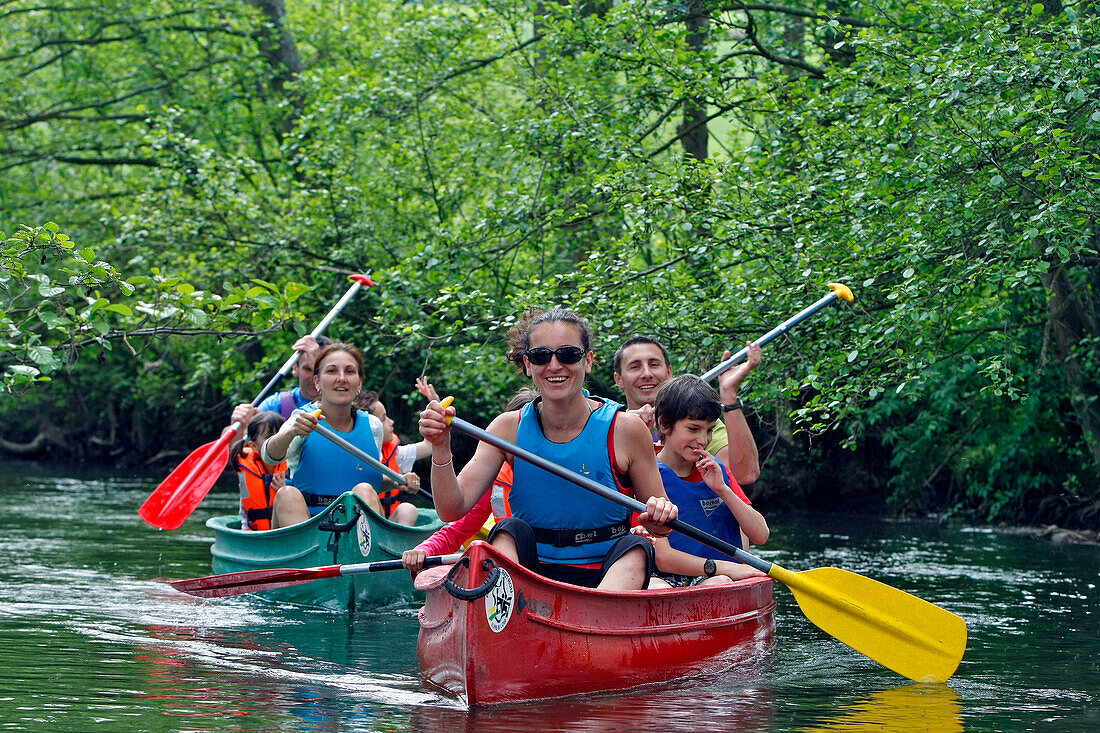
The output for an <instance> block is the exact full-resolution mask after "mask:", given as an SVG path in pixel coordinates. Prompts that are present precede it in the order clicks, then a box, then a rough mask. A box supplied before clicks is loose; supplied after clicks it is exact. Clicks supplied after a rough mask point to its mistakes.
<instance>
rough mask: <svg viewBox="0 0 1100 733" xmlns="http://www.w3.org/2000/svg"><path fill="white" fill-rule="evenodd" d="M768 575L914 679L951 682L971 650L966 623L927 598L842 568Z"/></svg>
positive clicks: (833, 631)
mask: <svg viewBox="0 0 1100 733" xmlns="http://www.w3.org/2000/svg"><path fill="white" fill-rule="evenodd" d="M768 575H770V576H772V577H773V578H775V579H776V580H778V581H779V582H780V583H783V584H784V585H785V586H787V587H788V588H790V589H791V592H792V593H793V594H794V598H795V600H796V601H798V606H799V608H801V609H802V612H803V613H804V614H806V618H808V619H809V620H810V621H812V622H813V623H814V624H815V625H816V626H817V627H818V628H820V629H821V630H822V631H825V632H826V633H828V634H830V635H832V636H833V637H835V638H836V639H838V640H839V641H842V642H844V643H845V644H847V645H848V646H850V647H852V648H853V649H855V650H856V651H857V652H859V653H861V654H864V655H866V656H868V657H870V658H871V659H873V660H875V661H876V662H878V663H879V664H881V665H882V666H884V667H886V668H888V669H892V670H894V671H895V672H897V673H898V674H900V675H902V676H904V677H908V678H909V679H911V680H913V681H914V682H946V681H947V679H948V678H949V677H951V675H952V674H954V673H955V670H956V669H957V668H958V666H959V662H960V661H961V660H962V656H963V652H964V651H966V622H965V621H963V620H962V619H961V618H960V617H958V616H956V615H955V614H953V613H951V612H950V611H945V610H944V609H942V608H940V607H939V606H936V605H934V604H932V603H929V602H928V601H924V600H921V599H920V598H917V597H916V596H914V595H910V594H909V593H906V592H904V591H900V590H898V589H897V588H893V587H891V586H889V585H886V584H885V583H880V582H878V581H877V580H871V579H870V578H865V577H863V576H862V575H858V574H856V573H851V572H848V571H847V570H840V569H839V568H817V569H815V570H806V571H803V572H800V573H794V572H791V571H789V570H785V569H784V568H781V567H779V566H778V565H772V567H771V570H770V571H768Z"/></svg>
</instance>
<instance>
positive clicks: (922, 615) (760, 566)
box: [442, 397, 966, 682]
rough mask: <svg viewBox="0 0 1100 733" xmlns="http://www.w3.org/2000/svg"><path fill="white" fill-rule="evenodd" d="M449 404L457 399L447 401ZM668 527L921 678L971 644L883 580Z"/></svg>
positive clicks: (517, 451)
mask: <svg viewBox="0 0 1100 733" xmlns="http://www.w3.org/2000/svg"><path fill="white" fill-rule="evenodd" d="M442 404H443V407H444V409H446V407H447V406H448V405H450V404H451V398H449V397H448V398H447V399H446V400H444V401H443V403H442ZM450 424H451V425H452V426H453V427H454V428H456V429H458V430H460V431H462V432H464V433H466V434H468V435H471V436H473V437H475V438H477V439H478V440H482V441H484V442H486V443H488V444H490V445H492V446H495V447H496V448H499V449H500V450H502V451H505V452H506V453H510V454H512V455H513V456H515V457H516V458H520V459H522V460H524V461H527V462H528V463H531V464H533V465H535V466H538V467H539V468H541V469H543V470H544V471H549V472H550V473H552V474H554V475H556V476H560V477H561V478H564V479H566V480H567V481H572V482H573V483H575V484H577V485H578V486H581V487H583V488H585V489H588V490H589V491H592V492H594V493H596V494H599V495H600V496H602V497H604V498H605V499H609V500H610V501H613V502H615V503H617V504H621V505H622V506H625V507H627V508H629V509H632V510H633V511H635V512H644V511H645V505H644V504H642V503H641V502H640V501H638V500H637V499H633V498H631V497H628V496H625V495H624V494H621V493H619V492H618V491H615V490H613V489H610V488H608V487H606V486H604V485H602V484H599V483H596V482H595V481H593V480H592V479H590V478H588V477H587V476H583V475H581V474H579V473H575V472H574V471H570V470H569V469H567V468H564V467H562V466H559V465H558V464H556V463H553V462H551V461H549V460H547V459H545V458H543V457H542V456H539V455H536V454H534V453H532V452H531V451H529V450H526V449H524V448H520V447H519V446H517V445H514V444H512V443H510V442H508V441H507V440H504V439H503V438H500V437H499V436H496V435H493V434H492V433H490V432H488V431H486V430H482V429H481V428H479V427H476V426H474V425H471V424H470V423H468V422H466V421H465V420H462V419H460V418H458V417H452V418H451V420H450ZM666 526H667V527H669V528H670V529H674V530H676V531H677V532H681V533H683V534H685V535H687V536H688V537H691V538H692V539H694V540H697V541H698V542H701V543H703V544H704V545H707V546H708V547H713V548H714V549H716V550H718V551H719V552H724V553H726V554H727V555H729V556H731V557H736V558H737V559H738V560H740V561H741V562H743V563H745V564H746V565H750V566H752V567H754V568H756V569H757V570H760V571H761V572H763V573H767V574H768V575H770V576H771V577H772V578H775V579H776V580H778V581H779V582H780V583H783V584H784V585H785V586H787V588H789V589H790V591H791V593H793V594H794V597H795V600H796V601H797V602H798V605H799V608H801V609H802V612H803V613H804V614H805V615H806V618H808V619H809V620H810V621H812V622H813V623H814V624H815V625H816V626H817V627H818V628H820V629H821V630H822V631H824V632H825V633H827V634H830V635H831V636H833V637H834V638H836V639H838V640H840V641H842V642H844V643H845V644H847V645H848V646H850V647H852V648H853V649H855V650H856V651H857V652H860V653H861V654H864V655H866V656H867V657H870V658H871V659H873V660H874V661H876V662H878V663H879V664H881V665H883V666H884V667H887V668H889V669H892V670H893V671H895V672H897V673H898V674H900V675H902V676H904V677H908V678H909V679H911V680H914V681H917V682H945V681H946V680H947V679H948V678H949V677H951V675H952V674H954V673H955V670H956V669H957V668H958V666H959V662H960V661H961V660H962V656H963V652H965V651H966V622H965V621H963V620H962V618H960V617H959V616H956V615H955V614H953V613H951V612H950V611H947V610H944V609H942V608H940V607H939V606H936V605H933V604H931V603H929V602H928V601H924V600H921V599H920V598H917V597H916V596H913V595H910V594H909V593H905V592H904V591H900V590H898V589H897V588H893V587H891V586H889V585H886V584H885V583H880V582H878V581H877V580H871V579H870V578H865V577H863V576H862V575H858V574H856V573H852V572H849V571H847V570H840V569H838V568H817V569H814V570H805V571H802V572H791V571H790V570H786V569H784V568H781V567H780V566H778V565H776V564H774V563H770V562H767V561H766V560H762V559H760V558H758V557H756V556H755V555H750V554H749V553H747V552H745V551H744V550H742V549H741V548H740V547H736V546H735V545H732V544H730V543H729V542H726V541H724V540H721V539H719V538H717V537H714V536H713V535H710V534H708V533H706V532H703V531H702V530H699V529H696V528H695V527H693V526H691V525H690V524H685V523H684V522H683V521H681V520H679V519H675V520H673V521H671V522H668V523H667V525H666Z"/></svg>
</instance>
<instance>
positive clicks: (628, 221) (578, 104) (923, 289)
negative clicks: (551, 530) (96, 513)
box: [0, 0, 1100, 528]
mask: <svg viewBox="0 0 1100 733" xmlns="http://www.w3.org/2000/svg"><path fill="white" fill-rule="evenodd" d="M0 17H2V18H3V23H4V26H5V33H4V34H2V35H0V101H2V104H0V130H2V131H3V137H2V141H0V156H2V157H0V171H2V173H0V229H2V230H3V231H5V232H7V234H5V235H4V236H3V237H0V239H3V240H4V252H3V257H4V267H3V275H2V281H0V288H2V290H0V296H2V297H3V298H4V303H5V306H6V311H5V315H4V323H3V326H4V328H5V334H6V337H5V339H4V342H3V343H2V344H0V360H2V364H3V366H4V368H5V369H6V376H5V386H6V388H7V391H8V393H7V395H6V396H5V397H4V399H3V402H2V404H0V436H2V439H3V443H2V444H0V445H2V446H3V448H4V450H6V451H7V452H8V453H9V454H18V455H29V456H35V457H38V458H40V459H44V460H58V459H73V460H82V461H106V462H112V463H118V464H121V465H128V466H141V465H145V464H146V463H147V462H148V461H150V460H151V459H156V462H155V463H154V464H153V466H154V467H156V466H157V465H167V467H168V468H170V467H171V465H174V463H173V461H178V460H179V459H180V458H182V457H183V456H184V455H186V454H187V452H189V451H190V450H191V449H192V448H194V447H195V446H196V445H197V444H198V443H200V442H203V441H204V440H206V439H212V438H213V437H215V436H216V434H217V431H218V430H219V429H220V427H221V426H222V425H223V424H224V423H225V422H227V419H226V418H227V415H228V411H229V405H230V404H232V403H233V402H235V401H238V400H248V399H251V397H252V396H253V395H254V394H255V393H256V392H257V391H258V390H259V389H260V387H261V386H262V385H263V384H264V383H265V382H266V379H267V378H268V377H269V376H270V375H271V374H272V373H274V371H275V370H276V368H277V367H278V365H279V364H281V363H282V361H283V360H285V358H286V355H287V353H288V348H289V344H290V343H292V342H293V340H294V338H295V336H296V335H297V334H300V333H304V332H307V331H309V330H310V329H311V328H312V327H313V325H314V324H315V322H316V320H317V319H318V318H320V316H321V315H322V314H323V313H324V312H325V311H326V310H327V309H328V307H329V306H330V305H331V303H332V302H334V300H335V299H336V297H338V296H339V294H340V293H342V292H343V291H344V290H345V289H346V287H347V281H346V279H344V277H345V276H346V275H347V274H350V273H355V272H366V273H368V274H370V275H371V276H372V277H373V278H374V280H376V281H377V283H378V286H377V287H376V288H373V289H370V290H365V291H364V292H363V293H362V294H360V295H359V296H357V298H356V300H355V302H353V303H352V304H351V305H350V306H349V307H348V308H347V309H346V310H345V311H344V313H343V314H342V315H341V317H340V319H339V321H338V322H337V323H336V324H334V325H333V327H332V328H331V329H330V335H333V336H334V337H338V338H342V339H347V340H351V341H354V342H356V343H357V344H359V345H360V346H362V347H363V348H364V351H365V353H367V354H368V355H369V356H370V363H369V365H368V374H367V379H366V382H367V383H368V384H370V385H371V386H372V387H374V388H376V389H378V390H379V391H380V392H381V393H382V394H383V395H387V396H388V398H387V403H388V406H389V407H390V412H391V414H395V417H397V418H398V421H399V422H398V424H399V428H403V429H404V432H405V433H406V434H409V433H411V432H412V431H413V430H414V429H415V428H414V414H415V410H416V408H417V405H418V404H419V402H418V400H419V398H418V396H417V399H414V394H413V391H412V389H411V386H412V383H413V380H414V378H415V377H416V376H418V375H420V374H421V373H427V374H428V375H429V376H430V377H431V378H432V380H433V381H434V382H435V384H436V386H437V387H438V388H439V389H440V391H441V392H442V393H452V394H455V395H456V396H457V398H458V404H459V406H460V409H461V410H462V412H463V414H465V415H467V416H469V417H470V418H471V419H474V418H484V417H485V416H487V415H489V414H491V413H493V412H494V411H495V410H497V409H498V408H499V406H500V404H501V402H502V401H503V400H504V399H506V397H507V395H508V394H510V392H511V390H512V389H514V388H515V387H516V386H517V385H518V384H519V383H520V380H519V377H518V376H516V375H513V374H511V373H510V372H509V371H508V370H507V368H506V366H505V363H504V359H503V347H502V339H503V334H504V333H505V331H506V330H507V328H508V326H509V325H510V324H511V323H512V321H513V320H514V319H515V318H516V317H517V315H518V314H519V313H520V312H521V311H522V310H523V309H524V308H525V307H528V306H532V305H546V304H550V303H554V304H563V305H567V306H570V307H573V308H576V309H578V310H579V311H581V312H583V313H585V314H586V315H587V316H588V317H589V318H590V319H591V320H592V322H593V324H594V325H595V326H596V328H597V331H598V334H599V342H598V344H597V350H598V356H599V360H598V364H597V367H596V372H597V373H596V374H595V375H594V379H593V390H594V391H596V392H598V393H604V394H607V395H609V396H614V395H616V394H617V393H616V391H615V389H614V387H613V383H612V381H611V378H610V357H611V354H612V353H613V350H614V347H615V346H616V345H617V343H618V342H619V341H620V340H622V339H623V338H625V337H626V336H629V335H632V334H635V333H650V334H653V335H656V336H658V337H659V338H661V339H662V340H664V341H665V342H666V343H667V344H668V345H669V347H670V350H671V352H672V353H673V354H674V357H675V364H674V366H675V368H676V369H677V370H686V371H696V372H698V371H702V370H704V369H706V368H708V367H710V366H712V365H713V364H715V363H716V362H717V360H718V357H719V356H720V353H721V351H722V350H723V349H724V348H726V347H729V346H733V347H734V348H735V349H736V347H737V346H738V345H741V344H743V343H744V342H745V341H746V340H748V339H750V338H753V337H755V336H759V335H761V334H763V333H765V332H766V331H768V330H769V329H770V328H771V327H772V326H774V325H775V324H777V323H779V322H781V321H782V320H784V319H785V318H787V317H788V316H790V315H792V314H793V313H795V312H797V311H798V310H800V309H801V308H803V307H804V306H806V305H808V304H809V303H811V302H813V301H814V300H816V299H817V298H819V297H820V296H821V295H823V294H824V293H825V292H827V291H826V290H825V284H826V283H827V282H828V281H842V282H844V283H846V284H848V285H849V286H851V287H852V289H853V290H854V292H855V295H856V300H855V302H854V303H853V304H851V305H847V304H841V305H839V306H832V307H830V309H828V310H827V311H825V312H824V313H823V314H821V315H819V316H817V317H816V318H815V319H814V320H813V321H811V322H808V323H806V324H803V325H802V326H800V327H799V328H798V329H797V330H796V331H794V332H792V333H791V334H790V335H788V336H785V337H784V338H782V339H778V340H776V341H775V342H773V343H772V344H771V345H770V346H769V347H768V348H767V350H766V352H765V363H764V366H763V367H761V369H760V370H759V371H758V372H756V373H754V374H753V376H752V377H751V379H750V380H749V382H750V383H749V384H748V385H747V387H748V388H749V391H748V392H747V394H746V395H745V400H746V403H747V404H748V405H749V414H750V417H751V418H752V419H753V421H754V422H753V425H754V427H755V428H756V434H757V436H758V441H759V443H760V445H761V453H762V456H764V458H765V460H766V462H765V466H764V476H763V477H762V478H761V480H760V481H759V482H758V483H757V485H756V486H755V487H754V492H755V493H754V496H755V497H757V501H759V502H762V506H775V507H785V506H793V507H803V506H809V507H836V506H859V507H863V508H866V507H868V506H876V507H879V508H881V509H882V510H887V511H896V512H916V513H926V512H936V513H945V512H946V513H950V514H956V515H960V516H965V517H967V518H968V519H974V520H978V521H988V522H1006V523H1027V524H1048V523H1059V524H1065V525H1070V526H1079V527H1091V528H1096V526H1097V524H1098V522H1100V493H1098V492H1100V489H1098V487H1100V404H1098V402H1097V396H1098V395H1100V325H1098V323H1100V313H1098V305H1100V293H1098V291H1097V287H1098V285H1100V257H1098V255H1097V243H1098V241H1100V237H1098V232H1097V217H1098V215H1100V203H1098V202H1100V196H1098V188H1100V160H1098V158H1097V153H1096V151H1097V150H1100V84H1098V82H1100V46H1098V45H1097V42H1098V40H1100V14H1098V10H1097V7H1096V5H1095V4H1093V3H1089V2H1084V3H1076V4H1069V3H1060V2H1058V0H1046V1H1045V2H1042V3H1036V4H1026V3H1025V4H1017V5H1010V6H1005V7H995V8H990V7H988V5H987V4H981V3H969V2H962V1H961V0H922V1H921V2H916V3H913V2H894V1H893V0H889V1H888V2H885V3H876V4H874V5H870V4H863V3H858V2H851V3H846V2H838V1H836V0H818V1H817V2H797V3H788V4H772V3H742V2H718V3H715V2H704V0H686V2H684V3H674V4H668V3H660V2H654V1H653V0H627V1H626V2H618V3H601V2H585V3H576V4H551V5H549V6H548V5H546V4H543V3H537V2H527V1H526V0H489V1H484V0H475V2H470V3H464V4H453V3H438V2H427V3H418V4H416V3H405V4H402V3H393V2H380V1H378V0H365V1H363V2H355V3H331V2H316V1H315V0H302V1H298V0H290V1H289V2H286V3H285V4H284V2H283V0H200V1H199V2H193V1H192V2H187V3H183V2H180V1H179V0H150V2H148V3H144V4H142V6H141V7H140V8H138V7H137V6H134V5H132V4H130V3H125V2H119V1H118V0H104V2H100V3H96V4H92V5H88V4H81V3H67V2H62V3H54V4H51V5H48V6H46V5H42V4H39V3H31V2H19V1H17V2H9V3H5V4H2V5H0ZM47 222H56V224H53V223H50V224H47ZM63 237H64V238H63ZM107 263H109V264H107ZM45 377H48V378H49V379H50V381H48V382H40V381H36V380H40V379H42V378H45ZM402 396H403V397H404V400H403V401H402V399H401V397H402ZM207 436H209V437H207Z"/></svg>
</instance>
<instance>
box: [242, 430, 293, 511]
mask: <svg viewBox="0 0 1100 733" xmlns="http://www.w3.org/2000/svg"><path fill="white" fill-rule="evenodd" d="M279 472H284V473H285V472H286V461H283V462H282V463H280V464H279V465H278V466H276V467H275V469H274V470H273V471H271V472H270V473H269V472H268V470H267V466H265V465H264V462H263V461H262V460H260V452H259V451H257V450H253V449H252V448H249V447H246V448H245V449H244V450H242V451H241V457H240V459H238V461H237V477H238V481H239V482H240V486H241V513H242V514H243V515H244V517H245V519H246V520H247V522H248V527H249V529H271V504H272V502H273V501H274V500H275V494H274V492H273V491H272V490H271V480H272V479H273V478H275V474H276V473H279Z"/></svg>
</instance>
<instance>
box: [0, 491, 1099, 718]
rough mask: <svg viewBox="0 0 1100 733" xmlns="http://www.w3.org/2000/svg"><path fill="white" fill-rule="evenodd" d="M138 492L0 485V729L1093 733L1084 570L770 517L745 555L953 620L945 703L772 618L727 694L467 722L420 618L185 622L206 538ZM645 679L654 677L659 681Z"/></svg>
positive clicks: (219, 508)
mask: <svg viewBox="0 0 1100 733" xmlns="http://www.w3.org/2000/svg"><path fill="white" fill-rule="evenodd" d="M155 483H156V482H155V481H149V480H143V479H119V478H118V477H99V478H94V479H90V480H77V479H57V478H51V477H48V476H38V477H29V478H28V477H25V476H24V477H21V476H19V475H16V474H12V473H11V472H10V471H9V472H8V475H6V476H5V475H3V474H2V472H0V494H2V495H3V497H4V498H5V500H6V501H5V507H6V508H5V512H3V513H0V724H2V726H3V729H4V730H29V731H49V733H56V731H60V730H79V731H98V730H103V731H112V732H113V731H119V730H141V731H179V730H236V731H269V730H282V731H330V730H331V731H378V730H385V731H431V732H432V733H436V732H437V731H452V730H467V731H505V730H507V731H514V730H521V729H525V728H530V729H537V730H539V731H540V732H541V731H578V730H580V731H660V732H661V733H677V732H678V731H692V733H694V731H697V730H700V729H708V730H760V731H769V730H784V731H785V730H801V731H866V730H902V731H905V730H937V731H961V730H964V729H965V730H968V731H971V733H974V732H977V731H1014V730H1034V729H1037V728H1040V727H1044V728H1045V727H1053V728H1056V729H1060V730H1097V729H1100V717H1098V715H1100V713H1098V712H1097V711H1098V709H1100V701H1098V697H1097V690H1100V661H1098V660H1100V639H1098V636H1100V635H1098V634H1097V633H1096V632H1097V629H1098V624H1097V619H1098V616H1100V600H1098V591H1097V586H1098V585H1100V557H1098V556H1100V552H1097V550H1096V548H1091V547H1079V546H1078V547H1053V546H1049V545H1043V544H1039V543H1036V542H1035V541H1033V540H1029V539H1027V538H1021V537H1013V536H1003V535H999V534H995V533H991V532H982V531H965V532H960V531H958V530H953V529H942V528H938V527H932V526H923V525H911V524H901V523H889V522H880V521H868V520H866V519H862V518H848V517H838V516H830V517H814V516H795V517H787V518H775V519H774V520H773V519H772V518H771V517H769V523H770V524H772V528H773V534H772V540H771V541H770V542H769V544H768V547H767V548H766V550H761V551H760V552H759V554H760V555H761V556H763V557H765V558H767V559H769V560H772V561H775V562H778V563H779V564H781V565H783V566H785V567H787V568H790V569H792V570H803V569H808V568H812V567H821V566H829V565H833V566H837V567H843V568H845V569H848V570H852V571H854V572H858V573H861V574H864V575H867V576H869V577H873V578H875V579H877V580H882V581H883V582H886V583H889V584H891V585H894V586H896V587H899V588H902V589H904V590H906V591H908V592H912V593H914V594H916V595H919V596H921V597H923V598H927V599H929V600H933V601H934V602H936V603H938V604H940V605H943V606H944V607H946V608H948V609H949V610H952V611H954V612H956V613H959V614H960V615H962V616H963V617H964V618H965V619H966V621H967V623H968V625H969V629H970V642H969V645H968V649H967V655H966V657H965V658H964V659H963V662H962V665H961V666H960V669H959V672H958V674H957V675H956V676H955V677H954V678H953V679H952V680H951V682H950V686H943V685H938V686H936V685H906V684H903V683H904V680H901V679H900V678H898V677H897V676H896V675H894V674H892V673H890V672H888V671H886V670H884V669H882V668H881V667H879V666H878V665H876V664H875V663H874V662H871V661H869V660H867V659H866V658H864V657H862V656H860V655H859V654H856V653H855V652H853V651H851V650H850V649H848V648H847V647H845V646H843V645H842V644H840V643H838V642H836V641H835V640H833V639H831V638H830V637H828V636H827V635H826V634H824V633H823V632H821V631H820V630H819V629H817V628H816V627H814V626H813V625H812V624H810V623H809V622H808V621H807V620H806V619H805V617H803V616H802V614H801V613H800V612H799V610H798V607H797V604H796V603H795V602H794V600H793V598H792V597H791V595H790V594H789V593H788V592H787V591H786V590H785V589H783V588H782V587H781V586H778V587H777V588H776V599H777V601H778V603H779V610H778V612H777V626H778V633H777V639H776V646H775V648H774V650H773V651H772V652H771V653H770V654H769V655H767V656H766V657H763V658H761V659H759V660H755V661H754V662H752V663H749V664H741V665H737V666H735V667H734V668H732V669H730V670H729V671H728V672H726V673H725V674H723V675H719V676H717V677H709V678H705V679H690V680H682V681H680V682H679V683H677V684H674V685H669V686H662V687H658V688H651V689H645V690H640V691H636V692H634V693H631V694H618V695H607V696H602V697H587V698H576V699H569V700H558V701H554V702H548V703H538V704H532V705H520V706H510V707H501V708H496V709H486V710H477V711H467V710H465V709H463V708H461V707H460V706H459V705H458V704H457V703H456V702H455V701H454V700H452V699H449V698H446V697H443V696H441V695H439V694H437V693H436V692H434V691H432V690H428V689H425V688H424V687H423V686H422V684H421V681H420V677H419V675H418V674H417V669H416V633H417V621H416V607H415V606H414V605H409V604H403V605H395V606H392V607H388V608H380V609H371V610H366V611H361V612H359V613H356V614H355V615H353V616H350V617H349V616H347V615H346V614H337V613H327V612H324V611H316V610H313V611H311V610H304V609H300V608H295V607H291V606H285V605H278V604H274V603H268V602H264V601H262V600H259V599H256V598H252V597H247V596H246V597H239V598H226V599H217V600H212V601H202V600H199V599H195V598H192V597H190V596H186V595H183V594H180V593H177V592H176V591H174V590H172V589H171V588H170V587H169V586H167V585H166V584H165V583H163V582H162V579H165V578H184V577H194V576H198V575H206V574H208V573H209V572H210V556H209V543H210V537H209V535H208V533H207V530H206V529H205V527H204V526H203V522H204V521H205V519H206V518H207V517H209V516H212V515H214V514H224V513H229V512H232V511H234V502H235V498H234V494H233V492H232V489H231V487H230V488H227V489H226V490H215V492H213V493H212V494H211V495H210V496H209V497H208V498H207V500H206V502H205V503H204V504H203V506H202V507H201V508H200V510H199V511H198V512H196V514H195V516H194V517H193V518H192V519H191V520H189V521H188V522H187V524H185V525H184V527H183V528H181V529H180V530H177V531H175V532H158V531H156V530H153V529H151V528H149V527H147V526H146V525H144V524H143V523H142V522H141V520H140V519H138V517H137V507H138V506H140V504H141V502H142V501H144V499H145V497H146V496H148V493H149V491H151V490H152V488H153V486H154V485H155ZM655 663H659V660H655Z"/></svg>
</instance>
